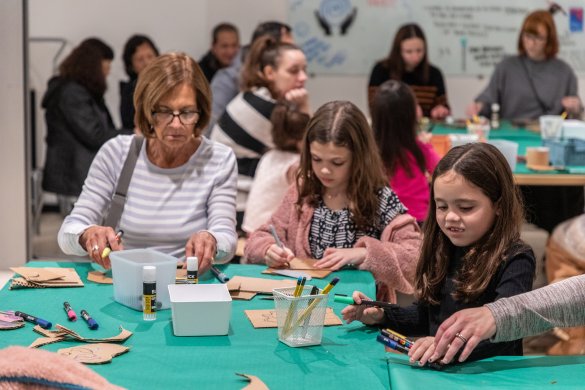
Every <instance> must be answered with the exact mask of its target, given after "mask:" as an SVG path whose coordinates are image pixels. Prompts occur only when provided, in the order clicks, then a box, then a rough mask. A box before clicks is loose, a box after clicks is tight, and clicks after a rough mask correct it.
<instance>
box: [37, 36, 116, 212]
mask: <svg viewBox="0 0 585 390" xmlns="http://www.w3.org/2000/svg"><path fill="white" fill-rule="evenodd" d="M113 58H114V52H113V50H112V49H111V48H110V46H108V45H107V44H105V43H104V42H103V41H101V40H99V39H97V38H89V39H86V40H84V41H83V42H82V43H81V44H80V45H79V46H77V47H76V48H75V49H73V51H72V52H71V54H69V56H68V57H67V58H65V60H64V61H63V62H62V63H61V65H60V66H59V75H58V76H56V77H53V78H52V79H51V80H49V85H48V88H47V92H46V93H45V96H44V97H43V102H42V106H43V108H44V109H45V110H46V112H45V121H46V123H47V138H46V142H47V155H46V159H45V167H44V173H43V190H45V191H48V192H53V193H56V194H57V195H58V197H59V202H60V204H62V205H63V206H64V209H62V210H61V211H62V212H63V213H67V212H68V211H69V210H67V209H68V208H69V207H70V206H71V204H70V203H71V201H74V200H75V198H76V197H77V196H79V194H80V193H81V187H82V185H83V182H84V181H85V177H86V176H87V172H88V171H89V166H90V165H91V162H92V160H93V158H94V156H95V154H96V153H97V151H98V150H99V148H100V147H101V146H102V145H103V144H104V143H105V142H106V141H107V140H108V139H110V138H112V137H115V136H116V135H117V134H118V131H116V128H115V127H114V123H113V122H112V118H111V116H110V112H109V111H108V108H107V107H106V103H105V101H104V93H105V91H106V86H107V85H106V77H107V75H108V74H109V72H110V65H111V62H112V59H113Z"/></svg>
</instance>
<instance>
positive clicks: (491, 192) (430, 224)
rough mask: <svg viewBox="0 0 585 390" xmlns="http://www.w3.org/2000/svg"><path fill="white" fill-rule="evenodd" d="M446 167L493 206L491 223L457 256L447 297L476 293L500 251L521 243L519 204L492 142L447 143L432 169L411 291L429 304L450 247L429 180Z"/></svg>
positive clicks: (499, 260)
mask: <svg viewBox="0 0 585 390" xmlns="http://www.w3.org/2000/svg"><path fill="white" fill-rule="evenodd" d="M449 173H454V174H457V175H460V176H461V177H462V178H463V179H464V180H465V181H466V182H467V183H469V184H471V185H473V186H475V187H477V188H479V190H481V192H483V193H484V194H485V196H487V197H488V198H489V199H490V200H491V202H492V204H493V206H494V209H495V210H496V216H495V219H494V223H493V225H492V227H491V228H490V229H489V230H488V231H487V232H486V233H485V234H484V235H483V237H482V238H480V239H479V240H478V241H477V242H475V243H473V244H472V245H471V246H470V247H469V250H468V251H467V254H465V257H464V258H463V261H462V264H463V265H462V268H461V270H460V271H459V272H458V273H457V275H456V277H455V291H454V293H453V297H454V298H455V299H456V300H462V301H464V302H471V301H473V300H475V299H477V298H478V297H479V296H480V295H481V294H482V293H483V292H484V291H485V289H486V288H487V286H488V285H489V283H490V280H491V279H492V277H493V276H494V274H495V273H496V271H497V269H498V267H499V266H500V265H501V264H502V262H503V261H504V260H505V258H506V256H511V255H514V254H515V251H517V250H519V248H521V247H522V246H520V245H517V243H518V242H519V239H520V227H521V225H522V222H523V220H524V208H523V206H522V198H521V195H520V190H519V189H518V187H517V186H516V185H515V184H514V176H513V174H512V170H511V169H510V166H509V165H508V162H507V161H506V159H505V157H504V156H503V155H502V153H500V151H499V150H498V149H497V148H496V147H495V146H493V145H490V144H486V143H481V142H478V143H471V144H466V145H463V146H457V147H455V148H453V149H451V150H450V151H449V152H448V153H447V154H446V155H445V157H443V158H442V159H441V161H439V164H438V165H437V167H436V168H435V171H434V172H433V181H432V184H431V199H430V201H431V204H430V207H429V216H428V218H427V221H426V222H425V224H424V226H423V237H424V239H423V244H422V248H421V252H420V257H419V261H418V265H417V268H416V275H415V279H414V286H415V289H416V294H417V297H418V298H419V299H420V300H422V301H425V302H428V303H430V304H438V302H439V300H440V294H441V288H442V286H443V283H444V280H445V278H446V276H447V269H448V267H449V260H450V258H451V256H452V253H453V250H454V248H455V247H454V245H453V244H452V243H451V241H450V240H449V238H448V237H447V236H446V235H445V233H443V231H442V230H441V228H440V226H439V224H438V222H437V220H436V219H437V202H436V201H435V182H436V180H437V179H438V178H440V177H441V176H443V175H447V174H449Z"/></svg>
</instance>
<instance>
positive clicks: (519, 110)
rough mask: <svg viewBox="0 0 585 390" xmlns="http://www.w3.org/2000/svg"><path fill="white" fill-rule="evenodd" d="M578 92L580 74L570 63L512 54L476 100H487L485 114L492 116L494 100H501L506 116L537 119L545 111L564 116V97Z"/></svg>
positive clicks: (500, 65) (485, 101) (484, 101)
mask: <svg viewBox="0 0 585 390" xmlns="http://www.w3.org/2000/svg"><path fill="white" fill-rule="evenodd" d="M531 80H532V85H534V89H533V88H532V86H531ZM576 95H577V77H576V76H575V73H574V72H573V69H571V67H570V66H569V65H568V64H567V63H566V62H564V61H562V60H560V59H558V58H551V59H550V60H546V61H532V60H531V59H529V58H527V57H525V56H512V57H508V58H505V59H504V60H503V61H502V62H500V63H499V64H498V66H496V69H495V70H494V73H493V74H492V77H491V79H490V82H489V84H488V85H487V87H486V88H485V89H484V91H483V92H482V93H481V94H480V95H479V96H478V97H477V98H476V99H475V100H476V101H478V102H482V103H483V109H482V111H481V114H482V115H486V116H487V115H490V112H491V105H492V103H499V104H500V117H501V118H502V119H517V118H522V119H537V118H538V117H539V116H541V115H545V114H549V115H550V114H552V115H560V114H561V112H563V106H562V104H561V100H562V99H563V97H565V96H576ZM539 100H540V101H541V102H542V104H540V103H539ZM543 105H544V107H543Z"/></svg>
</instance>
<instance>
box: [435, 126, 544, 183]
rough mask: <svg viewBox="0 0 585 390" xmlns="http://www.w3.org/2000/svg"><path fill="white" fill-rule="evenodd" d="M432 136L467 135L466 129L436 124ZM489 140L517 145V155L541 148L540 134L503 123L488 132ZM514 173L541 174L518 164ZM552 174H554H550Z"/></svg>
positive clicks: (521, 163) (522, 164) (523, 154)
mask: <svg viewBox="0 0 585 390" xmlns="http://www.w3.org/2000/svg"><path fill="white" fill-rule="evenodd" d="M433 134H437V135H446V134H467V130H466V129H461V128H454V127H449V126H446V125H444V124H440V123H438V124H436V125H435V126H434V127H433ZM489 139H504V140H508V141H513V142H517V143H518V155H520V156H525V155H526V148H529V147H536V146H542V139H541V138H540V133H538V132H535V131H531V130H528V129H526V128H522V127H514V126H512V125H511V124H510V123H508V122H506V121H504V122H502V124H501V126H500V127H499V128H498V129H492V130H491V131H490V135H489ZM514 173H517V174H542V172H537V171H532V170H530V169H528V168H526V164H525V163H523V162H518V163H517V164H516V169H515V170H514ZM551 174H554V172H551Z"/></svg>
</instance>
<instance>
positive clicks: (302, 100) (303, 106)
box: [284, 88, 310, 115]
mask: <svg viewBox="0 0 585 390" xmlns="http://www.w3.org/2000/svg"><path fill="white" fill-rule="evenodd" d="M284 99H285V100H287V101H289V102H290V103H293V104H294V105H296V106H297V109H298V110H299V111H300V112H304V113H305V114H307V115H310V111H309V93H308V92H307V90H306V89H305V88H295V89H291V90H290V91H288V92H287V93H285V94H284Z"/></svg>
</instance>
